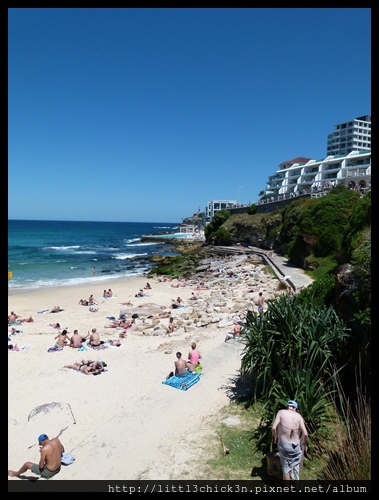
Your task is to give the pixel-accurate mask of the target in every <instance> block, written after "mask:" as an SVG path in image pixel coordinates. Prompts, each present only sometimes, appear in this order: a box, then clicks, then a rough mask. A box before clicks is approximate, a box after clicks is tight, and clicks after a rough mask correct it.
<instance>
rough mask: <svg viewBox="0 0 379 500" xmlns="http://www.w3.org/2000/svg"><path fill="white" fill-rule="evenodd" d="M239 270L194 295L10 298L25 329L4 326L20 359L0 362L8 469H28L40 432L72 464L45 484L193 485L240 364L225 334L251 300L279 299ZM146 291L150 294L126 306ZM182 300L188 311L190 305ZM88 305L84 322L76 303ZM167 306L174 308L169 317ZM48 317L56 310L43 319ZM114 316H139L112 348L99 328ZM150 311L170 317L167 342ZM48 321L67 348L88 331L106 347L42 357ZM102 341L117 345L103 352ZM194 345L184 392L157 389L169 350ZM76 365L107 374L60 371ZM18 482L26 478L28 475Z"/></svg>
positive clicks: (110, 335)
mask: <svg viewBox="0 0 379 500" xmlns="http://www.w3.org/2000/svg"><path fill="white" fill-rule="evenodd" d="M244 259H245V260H242V261H238V260H234V261H232V262H228V265H229V268H230V269H232V270H233V271H234V272H235V275H234V276H228V277H225V274H223V275H221V276H220V273H218V272H217V266H221V265H223V263H222V262H219V263H218V264H217V266H215V271H214V272H213V274H211V275H210V277H209V280H208V282H207V283H206V284H208V285H209V289H205V290H197V289H196V283H197V282H196V280H194V281H187V282H181V283H180V282H178V280H173V281H171V282H170V281H160V280H158V279H149V280H147V278H146V277H133V278H129V279H126V280H121V281H114V282H109V283H108V284H107V289H108V288H111V289H112V291H113V297H112V298H108V299H104V298H103V297H102V295H103V288H104V287H103V286H102V285H101V284H100V285H98V284H96V285H94V286H90V285H85V286H76V287H60V288H58V289H53V288H50V289H45V290H38V291H33V292H26V291H25V292H23V293H20V292H18V293H13V292H11V293H10V294H9V296H8V311H9V313H10V312H11V311H14V312H15V313H16V314H17V315H19V316H20V317H21V318H28V317H30V316H31V317H32V318H33V320H34V321H33V322H31V323H27V322H22V323H20V324H16V325H12V326H9V327H8V337H10V338H11V343H12V344H13V345H15V344H17V347H18V348H19V350H18V351H10V352H8V469H12V470H18V469H19V468H20V467H21V465H22V464H23V463H24V462H25V461H32V462H35V463H36V462H37V463H38V460H39V449H38V442H37V437H38V435H39V434H41V433H46V434H47V435H48V436H49V437H50V438H52V437H56V436H57V435H59V434H60V437H59V438H60V440H61V441H62V444H63V445H64V447H65V451H66V452H67V453H70V454H72V455H73V456H74V457H75V462H74V463H72V464H71V465H68V466H65V467H62V470H61V472H60V473H59V474H58V475H56V476H54V478H53V480H54V479H57V480H95V479H96V480H119V479H124V480H147V479H156V480H158V479H160V480H170V479H171V480H174V479H192V480H196V479H198V478H196V477H192V476H191V472H192V471H191V468H192V465H193V463H194V459H196V455H197V453H198V451H199V449H202V438H203V437H204V436H205V435H206V434H207V432H209V431H208V428H207V423H208V422H210V420H211V419H213V418H214V417H215V416H217V412H218V411H219V409H220V408H222V407H224V406H225V405H227V404H228V403H229V402H230V399H229V396H230V388H231V387H233V386H234V380H235V378H236V377H237V376H238V373H239V368H240V363H241V353H242V347H243V346H242V344H241V343H240V342H238V340H237V341H235V340H233V339H232V340H230V341H228V342H225V341H224V340H225V335H226V333H227V332H230V331H232V330H233V319H235V318H236V316H239V317H240V318H243V317H244V315H245V313H246V308H247V306H248V305H249V304H253V305H254V310H255V311H256V310H257V307H256V305H255V304H256V300H257V297H258V292H259V291H263V294H264V297H265V299H266V300H267V299H270V298H274V297H275V296H276V295H278V294H280V293H284V292H283V290H279V289H278V283H279V282H278V280H277V279H276V278H274V277H271V276H269V275H267V274H265V273H263V272H262V269H261V268H262V267H263V266H260V265H256V264H253V263H251V262H250V261H249V259H246V258H244ZM147 281H149V283H150V285H151V287H152V288H151V290H144V292H145V293H146V296H144V297H140V298H137V297H135V294H136V293H137V292H138V290H139V289H144V286H145V285H146V282H147ZM178 285H180V286H179V287H177V286H178ZM193 292H195V293H196V295H197V297H198V300H192V299H191V296H192V293H193ZM91 294H93V296H94V297H95V300H96V302H97V305H96V306H95V309H97V310H95V312H91V310H90V308H89V307H88V306H82V305H80V304H79V300H80V299H86V298H88V297H89V296H90V295H91ZM178 296H180V297H181V298H182V299H183V302H184V307H182V308H178V309H170V305H171V304H172V301H173V300H175V299H176V298H177V297H178ZM125 304H132V305H129V306H126V305H125ZM54 306H59V307H60V308H61V309H62V311H61V312H58V313H51V312H49V311H51V310H52V309H53V308H54ZM125 308H126V310H127V317H131V315H132V314H133V313H136V311H137V312H138V311H139V317H138V318H137V319H136V324H135V326H133V328H132V329H129V330H127V331H126V334H125V337H124V338H120V337H119V335H120V333H121V332H122V329H115V328H106V326H107V325H109V324H110V323H111V320H110V319H108V318H111V317H114V318H118V317H119V314H120V310H121V309H125ZM159 311H160V312H162V311H168V312H170V314H172V316H173V317H174V324H175V330H174V332H173V333H172V334H167V333H166V327H167V325H168V321H169V320H168V318H163V319H156V320H155V321H154V322H153V320H152V318H148V316H154V315H156V314H157V313H158V312H159ZM57 322H58V323H59V324H60V326H61V329H64V328H66V329H67V330H68V336H69V337H70V336H71V335H72V333H73V330H74V329H77V330H78V331H79V333H80V334H82V335H86V334H87V333H88V332H90V331H91V329H92V328H96V329H97V331H98V332H99V333H100V336H101V339H102V340H103V341H105V343H104V344H103V345H104V346H105V348H103V349H101V350H94V349H92V348H90V347H88V348H87V350H85V351H78V350H75V349H72V348H70V347H64V348H63V350H61V351H56V352H48V349H49V348H50V347H53V346H54V344H55V340H54V337H55V336H56V335H57V330H56V329H54V328H53V327H51V326H50V324H54V323H57ZM12 327H13V328H14V329H15V330H16V333H14V334H13V335H11V334H10V332H11V328H12ZM111 339H119V340H120V342H121V346H119V347H115V346H111V345H110V343H109V342H108V341H110V340H111ZM193 341H195V342H196V343H197V348H198V350H199V351H200V352H201V354H202V359H201V364H202V367H203V371H202V375H201V376H200V379H199V381H198V382H197V383H196V384H195V385H193V386H192V387H190V388H189V389H188V390H186V391H182V390H179V389H176V388H174V387H170V386H168V385H165V384H162V381H164V380H165V379H166V377H167V375H168V374H169V372H170V371H172V370H173V369H174V361H175V359H176V358H175V353H176V351H181V352H182V354H183V358H185V359H187V355H188V352H189V351H190V350H191V343H192V342H193ZM8 343H9V342H8ZM81 359H92V360H96V359H102V360H103V361H105V362H106V364H107V371H105V372H103V373H101V374H100V376H93V375H89V376H86V375H85V374H83V373H80V372H78V371H75V370H72V369H68V368H64V366H65V365H67V364H72V363H74V362H76V361H80V360H81ZM23 477H24V478H25V477H29V478H35V477H36V476H34V474H32V473H31V472H30V471H27V472H26V473H25V474H24V475H23ZM8 479H9V480H16V481H20V479H19V478H15V477H8Z"/></svg>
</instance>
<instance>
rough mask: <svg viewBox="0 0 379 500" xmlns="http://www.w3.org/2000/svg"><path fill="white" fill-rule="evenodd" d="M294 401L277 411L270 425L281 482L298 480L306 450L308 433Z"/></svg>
mask: <svg viewBox="0 0 379 500" xmlns="http://www.w3.org/2000/svg"><path fill="white" fill-rule="evenodd" d="M298 407H299V405H298V404H297V402H296V401H294V400H289V401H288V403H287V408H286V409H285V410H279V411H278V413H277V414H276V417H275V420H274V423H273V425H272V434H273V439H274V443H275V444H277V445H278V448H279V457H280V464H281V466H282V474H283V480H284V481H289V480H290V479H294V480H298V479H299V478H300V471H301V465H302V459H303V450H304V449H305V448H306V442H307V438H308V432H307V429H306V427H305V423H304V420H303V417H302V416H301V415H300V413H298Z"/></svg>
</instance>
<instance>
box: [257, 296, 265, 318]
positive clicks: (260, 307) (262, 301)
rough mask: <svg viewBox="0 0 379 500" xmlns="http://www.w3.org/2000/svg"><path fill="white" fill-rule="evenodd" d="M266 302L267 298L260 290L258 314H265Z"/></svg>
mask: <svg viewBox="0 0 379 500" xmlns="http://www.w3.org/2000/svg"><path fill="white" fill-rule="evenodd" d="M264 303H265V299H264V297H263V293H262V292H259V295H258V314H259V316H263V306H264Z"/></svg>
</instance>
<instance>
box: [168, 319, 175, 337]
mask: <svg viewBox="0 0 379 500" xmlns="http://www.w3.org/2000/svg"><path fill="white" fill-rule="evenodd" d="M174 330H175V326H174V317H173V316H170V319H169V320H168V326H167V333H173V331H174Z"/></svg>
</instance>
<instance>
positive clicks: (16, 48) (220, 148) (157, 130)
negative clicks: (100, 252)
mask: <svg viewBox="0 0 379 500" xmlns="http://www.w3.org/2000/svg"><path fill="white" fill-rule="evenodd" d="M8 58H9V60H8V72H9V73H8V103H9V105H8V199H9V201H8V217H9V218H10V219H37V220H38V219H46V220H83V221H89V220H93V221H131V222H178V223H180V222H181V220H182V219H183V218H185V217H188V216H190V215H192V214H194V213H196V212H197V211H198V210H199V209H200V210H201V211H203V210H204V208H205V206H206V203H207V202H208V201H209V200H212V199H228V200H236V201H238V202H240V203H249V202H251V203H254V202H256V201H257V200H258V199H259V196H258V193H259V192H260V191H261V190H264V189H265V188H266V184H267V181H268V177H269V176H270V175H273V174H274V173H275V172H276V171H277V170H278V168H279V164H280V163H282V162H283V161H286V160H291V159H293V158H296V157H297V156H304V157H309V158H315V159H321V158H325V157H326V148H327V135H328V134H329V133H331V132H333V131H334V129H335V125H336V124H337V123H341V122H344V121H348V120H352V119H354V118H357V117H359V116H362V115H366V114H371V10H370V9H369V8H362V9H361V8H356V7H355V8H316V9H315V8H248V9H243V8H236V9H234V8H225V9H219V8H211V9H210V8H200V9H198V8H190V9H187V8H166V9H164V8H134V9H128V8H120V9H117V8H48V9H45V8H10V9H8Z"/></svg>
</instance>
